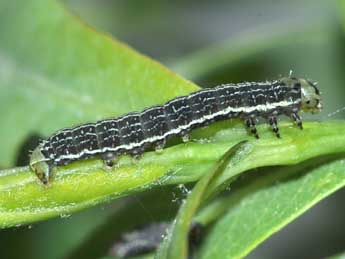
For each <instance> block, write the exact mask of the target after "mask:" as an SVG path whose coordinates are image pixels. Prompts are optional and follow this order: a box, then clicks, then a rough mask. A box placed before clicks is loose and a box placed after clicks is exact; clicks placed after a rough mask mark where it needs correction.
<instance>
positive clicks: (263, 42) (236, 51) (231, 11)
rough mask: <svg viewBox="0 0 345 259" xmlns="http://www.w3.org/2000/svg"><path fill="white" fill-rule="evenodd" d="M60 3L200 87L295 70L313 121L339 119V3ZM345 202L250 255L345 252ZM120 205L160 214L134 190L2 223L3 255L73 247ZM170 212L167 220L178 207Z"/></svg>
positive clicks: (168, 195)
mask: <svg viewBox="0 0 345 259" xmlns="http://www.w3.org/2000/svg"><path fill="white" fill-rule="evenodd" d="M63 3H64V4H65V6H66V8H67V9H70V10H72V12H73V13H74V14H75V15H77V16H80V19H82V20H83V21H85V22H86V23H88V24H90V25H92V26H93V27H95V28H96V29H97V30H100V31H104V32H107V33H109V34H111V35H112V36H113V37H115V38H117V39H119V40H121V41H123V42H126V43H127V44H128V45H130V46H132V47H133V48H135V49H136V50H138V51H140V52H142V53H144V54H146V55H148V56H150V57H152V58H154V59H156V60H158V61H160V62H161V63H163V64H164V65H166V66H167V67H169V68H171V69H172V70H174V71H176V72H177V73H179V74H181V75H182V76H184V77H185V78H187V79H190V80H192V81H194V82H195V83H197V84H199V85H200V86H203V87H209V86H214V85H217V84H220V83H225V82H239V81H252V80H254V81H255V80H266V79H275V78H277V77H279V76H282V75H284V76H286V75H288V74H289V71H290V70H293V74H294V75H295V76H296V77H307V78H310V79H312V80H314V81H317V82H318V83H319V86H320V89H321V91H322V95H323V100H324V111H323V112H322V113H321V114H319V115H316V116H313V117H312V119H313V120H330V119H337V118H338V119H339V118H342V119H343V118H345V111H344V110H343V111H340V112H338V113H335V112H336V111H337V110H338V109H341V108H342V107H344V106H345V87H344V82H345V37H344V36H345V1H322V0H304V1H297V0H295V1H273V0H261V1H249V0H245V1H243V0H242V1H241V0H236V1H234V0H232V1H229V0H228V1H226V0H218V1H210V0H207V1H206V0H199V1H197V0H190V1H181V0H179V1H159V0H141V1H134V0H113V1H111V0H98V1H96V0H68V1H64V2H63ZM306 117H307V116H306ZM308 118H310V117H307V118H306V119H308ZM181 192H182V191H181V189H179V188H173V190H172V191H168V192H165V195H164V199H162V203H164V202H165V203H166V204H168V205H169V204H171V201H172V200H173V199H175V195H180V194H181ZM344 200H345V190H341V191H339V192H337V193H336V194H335V195H332V196H331V197H329V198H327V199H326V200H324V201H323V202H321V203H319V204H318V205H317V206H316V207H314V208H312V209H311V210H309V211H308V212H307V213H305V214H304V215H303V216H302V217H300V218H299V219H297V220H296V221H295V222H293V223H292V224H290V225H288V226H287V227H286V228H284V229H283V230H282V231H280V232H279V233H277V234H275V235H274V236H272V237H271V238H270V239H269V240H267V241H266V242H264V243H263V244H262V245H261V246H259V247H258V248H257V249H256V250H255V251H254V252H253V253H252V254H251V255H249V256H248V258H252V259H255V258H306V259H307V258H323V257H325V256H329V255H331V254H334V253H337V252H341V251H344V250H345V220H344V219H345V203H344ZM124 203H128V204H134V206H137V207H138V211H141V213H142V214H143V215H146V217H153V218H155V217H157V216H156V215H151V213H150V212H148V210H149V209H148V206H149V205H148V204H146V203H145V198H144V197H141V196H138V197H137V198H127V199H126V200H122V201H115V202H113V203H111V204H107V205H103V206H99V207H97V208H93V209H89V210H87V211H83V212H80V213H77V214H74V215H72V216H70V215H63V216H62V217H61V218H59V219H52V220H49V221H46V222H42V223H38V224H35V225H32V226H26V227H19V228H11V229H7V230H2V231H1V232H0V246H1V247H2V249H1V250H2V252H3V253H2V258H23V255H25V258H61V257H64V256H66V255H68V254H70V253H71V252H72V251H76V249H78V244H80V243H81V242H82V240H84V239H87V237H88V235H89V234H90V233H92V232H93V230H94V229H96V226H97V225H98V224H102V223H104V222H112V221H111V219H113V220H114V217H112V214H113V213H114V214H116V211H118V210H121V208H122V206H123V204H124ZM173 205H175V204H173ZM173 207H174V206H173ZM161 209H163V208H161ZM169 209H170V210H171V211H169V213H170V215H171V217H172V216H173V215H174V209H173V208H169ZM169 213H167V212H165V215H166V214H168V215H169ZM107 219H109V221H107ZM114 224H115V223H114ZM94 245H95V246H96V244H94ZM90 250H91V249H90ZM23 252H25V254H23ZM74 254H78V253H77V252H75V253H74ZM92 257H93V256H92V255H90V258H92ZM75 258H77V257H76V256H75Z"/></svg>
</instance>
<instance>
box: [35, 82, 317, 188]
mask: <svg viewBox="0 0 345 259" xmlns="http://www.w3.org/2000/svg"><path fill="white" fill-rule="evenodd" d="M300 110H303V111H305V112H318V111H320V110H321V102H320V93H319V90H318V89H317V87H316V85H315V84H314V83H312V82H310V81H309V80H306V79H298V78H293V77H286V78H281V79H278V80H276V81H266V82H246V83H239V84H224V85H220V86H218V87H215V88H208V89H203V90H199V91H197V92H194V93H191V94H190V95H187V96H182V97H177V98H175V99H172V100H171V101H169V102H167V103H165V104H163V105H159V106H153V107H150V108H147V109H145V110H143V111H142V112H133V113H129V114H126V115H123V116H121V117H118V118H114V119H106V120H101V121H98V122H96V123H88V124H84V125H80V126H77V127H74V128H66V129H62V130H59V131H57V132H56V133H54V134H53V135H52V136H50V137H49V138H48V139H47V140H44V141H42V142H41V143H40V144H39V145H38V146H37V147H36V148H35V150H34V151H33V153H32V155H31V157H30V167H31V169H32V170H33V171H34V172H35V173H36V175H37V176H38V177H39V179H40V180H41V181H42V182H43V183H45V184H46V183H48V181H49V179H50V178H51V176H52V169H53V168H54V167H55V166H60V165H65V164H68V163H70V162H73V161H75V160H80V159H86V158H90V157H94V156H100V157H101V158H102V159H103V160H104V161H105V162H106V164H108V165H111V164H112V161H113V160H114V159H115V158H116V157H117V156H119V155H121V154H131V155H139V154H142V153H143V152H144V151H145V150H147V149H148V148H150V147H155V148H156V149H162V148H163V147H164V144H165V143H166V141H167V140H168V139H169V138H171V137H174V136H182V137H183V139H184V141H187V140H188V138H187V137H186V136H188V133H189V132H190V131H191V130H192V129H195V128H198V127H202V126H205V125H208V124H209V123H211V122H215V121H219V120H226V119H231V118H241V119H243V120H244V121H245V124H246V126H247V127H248V128H249V130H250V131H251V132H252V133H253V134H254V135H255V136H256V137H257V138H258V133H257V130H256V128H255V123H256V118H257V117H259V116H260V117H263V118H265V119H267V121H268V123H269V124H270V125H271V126H272V129H273V131H274V132H275V134H276V135H277V137H280V135H279V129H278V126H277V116H278V115H287V116H289V117H291V118H292V119H293V120H294V121H295V123H296V124H297V125H298V126H299V127H300V128H302V122H301V119H300V117H299V115H298V112H299V111H300Z"/></svg>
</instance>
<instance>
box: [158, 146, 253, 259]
mask: <svg viewBox="0 0 345 259" xmlns="http://www.w3.org/2000/svg"><path fill="white" fill-rule="evenodd" d="M244 144H245V141H243V142H240V143H239V144H236V145H235V146H233V147H232V148H230V149H229V150H228V151H227V152H226V153H225V154H224V155H223V156H222V157H221V158H220V160H219V161H217V163H216V165H215V167H214V168H212V169H211V170H210V172H208V173H207V174H206V175H205V176H204V177H202V178H201V179H200V180H199V181H198V183H197V184H196V185H195V187H194V188H193V190H192V192H191V193H190V194H189V195H188V198H187V199H186V200H185V201H184V202H183V204H182V206H181V207H180V210H179V213H178V215H177V217H176V219H175V220H174V222H173V224H172V226H171V228H170V229H169V231H168V234H167V236H166V237H165V239H164V241H163V242H162V244H161V246H160V248H159V249H158V251H157V253H156V257H155V258H157V259H165V258H166V259H168V258H171V259H174V258H181V259H183V258H187V256H188V233H189V230H190V227H191V225H192V219H193V216H194V214H195V213H196V211H197V209H198V208H199V206H200V204H201V203H202V202H203V201H204V200H205V199H206V198H207V194H208V193H212V191H213V190H212V189H210V188H209V186H210V183H211V182H212V181H214V179H215V178H216V177H218V176H219V175H220V174H222V173H223V171H224V169H225V167H226V166H227V165H228V163H229V162H230V161H232V160H235V161H236V162H237V163H238V162H239V161H240V160H241V158H243V157H244V156H246V155H248V152H249V150H250V148H249V150H248V148H246V150H245V149H244ZM234 158H236V159H234Z"/></svg>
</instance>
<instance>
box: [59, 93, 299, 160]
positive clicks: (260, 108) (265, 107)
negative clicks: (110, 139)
mask: <svg viewBox="0 0 345 259" xmlns="http://www.w3.org/2000/svg"><path fill="white" fill-rule="evenodd" d="M298 103H300V99H297V100H295V101H292V100H289V101H280V102H275V103H266V104H260V105H257V106H253V107H227V108H226V109H224V110H221V111H218V112H216V113H213V114H209V115H205V116H203V117H201V118H199V119H196V120H193V121H191V122H190V123H188V124H186V125H181V126H180V127H177V128H176V129H172V130H170V131H168V132H166V133H164V134H163V135H160V136H153V137H151V138H146V139H143V140H142V141H140V142H134V143H130V144H128V145H119V146H117V147H113V148H112V147H105V148H102V149H96V150H85V149H84V150H83V151H81V152H79V153H78V154H69V155H62V156H60V157H58V158H56V159H55V161H56V162H59V161H61V160H64V159H78V158H80V157H82V156H83V155H84V154H86V155H94V154H99V153H105V152H116V151H118V150H121V149H125V150H131V149H134V148H137V147H141V146H142V145H143V144H146V143H153V142H156V141H159V140H162V139H165V138H166V137H168V136H170V135H178V134H179V133H180V132H182V131H183V130H186V129H189V128H190V127H191V126H193V125H195V124H202V123H203V122H205V121H208V120H212V119H213V118H215V117H217V116H222V115H227V114H230V113H240V112H243V113H251V112H253V111H259V112H266V111H269V110H272V109H275V108H277V107H287V106H290V105H293V104H298Z"/></svg>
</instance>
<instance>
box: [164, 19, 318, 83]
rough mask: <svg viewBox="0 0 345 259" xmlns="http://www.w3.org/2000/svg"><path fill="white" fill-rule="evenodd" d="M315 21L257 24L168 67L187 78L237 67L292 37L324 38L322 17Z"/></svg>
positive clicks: (302, 40) (297, 41)
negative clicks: (302, 23)
mask: <svg viewBox="0 0 345 259" xmlns="http://www.w3.org/2000/svg"><path fill="white" fill-rule="evenodd" d="M315 23H317V24H318V25H315ZM315 23H310V24H308V23H307V24H304V25H303V26H297V27H296V26H295V24H289V25H286V24H284V25H283V24H274V25H270V26H267V25H266V26H261V27H257V28H254V29H252V30H250V31H245V32H242V33H241V34H239V35H237V36H236V37H232V38H230V39H227V40H225V41H221V42H216V43H214V44H213V45H211V46H207V47H205V48H203V49H200V50H197V51H195V52H193V53H191V54H189V55H186V56H184V57H182V58H180V59H177V60H175V61H174V62H172V63H171V64H170V65H169V67H171V68H172V69H173V70H174V71H177V72H178V73H180V74H181V75H183V76H185V77H186V78H188V79H191V80H195V81H196V80H202V79H204V78H205V77H208V76H210V75H212V74H214V73H217V72H219V71H220V70H222V69H224V68H225V67H228V68H229V67H233V69H235V68H234V66H235V65H239V64H241V63H243V62H245V61H246V60H249V61H250V60H253V59H255V57H256V56H258V55H260V54H262V53H264V52H265V51H269V50H272V49H275V48H282V49H283V48H285V47H286V46H287V45H289V44H291V42H290V40H291V39H293V43H294V45H299V44H302V43H305V41H306V39H308V40H311V41H313V42H314V43H315V42H318V41H322V40H324V38H323V37H322V36H323V35H320V33H319V31H320V30H321V29H324V28H323V27H324V24H322V22H321V21H319V20H318V21H315ZM246 73H247V72H246ZM249 73H250V72H249ZM233 74H234V75H233V76H235V74H236V73H233Z"/></svg>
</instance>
